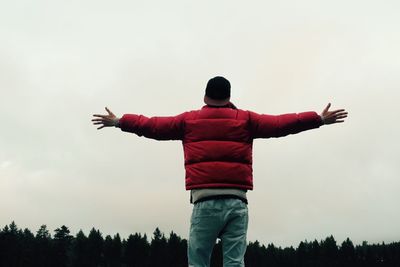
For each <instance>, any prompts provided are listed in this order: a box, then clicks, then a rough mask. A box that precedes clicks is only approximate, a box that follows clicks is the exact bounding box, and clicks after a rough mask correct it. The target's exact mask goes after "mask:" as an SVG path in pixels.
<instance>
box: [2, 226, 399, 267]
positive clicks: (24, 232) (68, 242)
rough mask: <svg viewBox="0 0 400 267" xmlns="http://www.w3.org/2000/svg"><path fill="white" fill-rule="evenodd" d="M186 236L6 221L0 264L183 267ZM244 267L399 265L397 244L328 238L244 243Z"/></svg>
mask: <svg viewBox="0 0 400 267" xmlns="http://www.w3.org/2000/svg"><path fill="white" fill-rule="evenodd" d="M186 249H187V240H186V239H182V238H181V237H179V236H178V235H177V234H175V233H174V232H171V233H169V235H167V236H166V235H165V234H164V233H162V232H161V231H160V229H158V228H156V229H155V231H154V233H153V236H151V237H147V236H146V234H143V235H142V234H140V233H135V234H131V235H129V236H128V238H127V239H122V238H121V237H120V235H119V234H118V233H117V234H115V235H114V236H113V237H112V236H110V235H107V236H105V237H103V234H102V233H101V232H100V231H99V230H96V229H95V228H92V229H91V231H90V232H89V234H88V235H85V233H83V231H79V232H78V233H77V234H76V235H75V236H73V235H71V234H70V230H69V229H68V227H67V226H65V225H63V226H61V227H59V228H57V229H55V230H54V234H53V235H52V234H51V233H50V231H49V230H48V229H47V226H46V225H42V226H41V227H40V228H39V229H38V230H37V231H36V233H32V232H31V230H29V229H19V228H18V226H17V225H16V224H15V222H11V223H10V224H9V225H6V226H5V227H4V228H3V229H1V230H0V266H1V267H14V266H15V267H16V266H23V267H27V266H40V267H50V266H51V267H58V266H60V267H62V266H66V267H67V266H82V267H83V266H85V267H89V266H101V267H114V266H115V267H116V266H121V267H123V266H127V267H128V266H132V267H161V266H163V267H170V266H171V267H172V266H174V267H183V266H185V267H186V266H187V256H186ZM245 263H246V266H247V267H258V266H263V267H275V266H279V267H286V266H299V267H300V266H301V267H303V266H304V267H305V266H324V267H325V266H328V267H329V266H341V267H343V266H344V267H346V266H355V267H357V266H391V267H395V266H400V242H394V243H390V244H385V243H381V244H368V243H367V242H365V241H364V242H363V243H362V244H360V245H354V244H353V242H352V241H351V240H350V239H349V238H347V239H346V240H345V241H343V242H342V243H341V244H337V242H336V240H335V239H334V237H333V236H329V237H327V238H325V239H324V240H320V241H317V240H314V241H303V242H300V244H299V245H298V246H297V247H285V248H281V247H276V246H274V245H273V244H268V245H267V246H265V245H263V244H260V243H259V242H258V241H255V242H249V244H248V247H247V252H246V256H245ZM211 266H212V267H219V266H222V253H221V243H220V242H218V243H217V244H216V246H215V247H214V251H213V255H212V259H211Z"/></svg>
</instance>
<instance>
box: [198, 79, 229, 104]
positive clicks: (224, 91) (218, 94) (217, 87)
mask: <svg viewBox="0 0 400 267" xmlns="http://www.w3.org/2000/svg"><path fill="white" fill-rule="evenodd" d="M230 97H231V84H230V82H229V81H228V80H227V79H225V78H224V77H221V76H216V77H214V78H212V79H210V80H209V81H208V83H207V87H206V93H205V96H204V102H205V103H206V104H207V105H211V106H225V105H227V104H228V103H229V100H230Z"/></svg>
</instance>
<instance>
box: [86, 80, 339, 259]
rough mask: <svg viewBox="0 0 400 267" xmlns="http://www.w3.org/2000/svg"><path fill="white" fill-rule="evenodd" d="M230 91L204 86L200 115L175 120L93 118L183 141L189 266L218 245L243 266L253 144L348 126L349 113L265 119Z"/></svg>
mask: <svg viewBox="0 0 400 267" xmlns="http://www.w3.org/2000/svg"><path fill="white" fill-rule="evenodd" d="M230 92H231V85H230V83H229V81H228V80H227V79H225V78H223V77H219V76H217V77H214V78H212V79H210V80H209V81H208V83H207V86H206V90H205V96H204V102H205V104H206V105H205V106H204V107H202V109H200V110H194V111H189V112H184V113H182V114H180V115H177V116H173V117H152V118H147V117H145V116H142V115H136V114H125V115H123V116H122V117H121V118H118V117H116V116H115V115H114V114H113V113H112V112H111V111H110V110H109V109H108V108H106V111H107V113H108V114H107V115H99V114H95V115H93V116H94V117H96V118H95V119H92V121H93V122H94V124H96V125H100V127H98V128H97V129H102V128H104V127H112V126H115V127H119V128H121V130H122V131H127V132H132V133H135V134H137V135H138V136H145V137H147V138H152V139H156V140H181V141H182V143H183V148H184V154H185V170H186V175H185V176H186V177H185V181H186V190H191V194H190V195H191V198H190V199H191V203H194V206H193V212H192V217H191V225H190V234H189V243H188V260H189V266H194V267H203V266H209V264H210V257H211V253H212V250H213V247H214V245H215V241H216V239H217V238H220V239H221V241H222V250H223V262H224V266H225V267H227V266H235V267H236V266H244V254H245V252H246V247H247V244H246V234H247V225H248V210H247V197H246V194H247V190H252V189H253V177H252V144H253V139H255V138H269V137H281V136H285V135H288V134H295V133H298V132H301V131H305V130H309V129H313V128H318V127H320V126H321V125H327V124H333V123H340V122H343V120H344V118H346V117H347V112H345V110H344V109H339V110H335V111H329V108H330V104H328V106H327V107H326V108H325V109H324V110H323V111H322V113H321V115H318V114H317V113H315V112H303V113H298V114H283V115H277V116H273V115H261V114H257V113H255V112H252V111H245V110H241V109H237V108H236V107H235V106H234V105H233V104H232V103H231V102H230Z"/></svg>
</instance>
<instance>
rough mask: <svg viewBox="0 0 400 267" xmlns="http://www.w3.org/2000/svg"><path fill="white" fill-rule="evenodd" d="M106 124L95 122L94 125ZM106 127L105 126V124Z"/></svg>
mask: <svg viewBox="0 0 400 267" xmlns="http://www.w3.org/2000/svg"><path fill="white" fill-rule="evenodd" d="M98 124H104V123H102V122H94V123H93V125H98ZM104 125H105V124H104Z"/></svg>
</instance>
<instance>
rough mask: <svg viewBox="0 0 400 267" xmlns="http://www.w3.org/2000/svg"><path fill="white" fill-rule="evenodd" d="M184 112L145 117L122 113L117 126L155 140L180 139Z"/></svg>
mask: <svg viewBox="0 0 400 267" xmlns="http://www.w3.org/2000/svg"><path fill="white" fill-rule="evenodd" d="M184 118H185V113H182V114H180V115H177V116H172V117H151V118H148V117H145V116H143V115H136V114H124V115H123V116H122V118H120V120H119V126H120V128H121V130H122V131H124V132H131V133H135V134H137V135H138V136H144V137H147V138H151V139H156V140H182V139H183V135H184Z"/></svg>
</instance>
